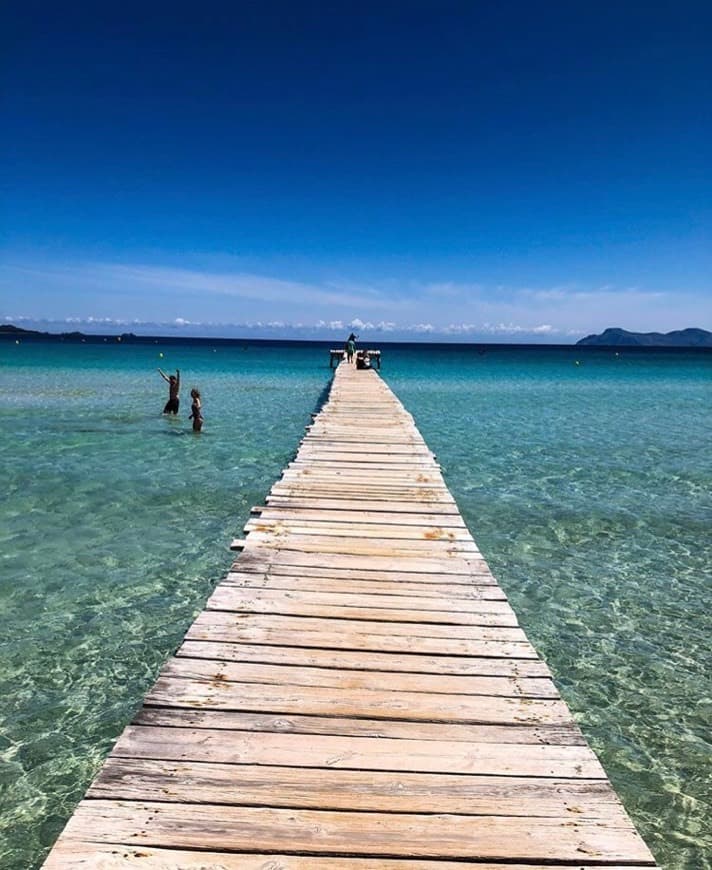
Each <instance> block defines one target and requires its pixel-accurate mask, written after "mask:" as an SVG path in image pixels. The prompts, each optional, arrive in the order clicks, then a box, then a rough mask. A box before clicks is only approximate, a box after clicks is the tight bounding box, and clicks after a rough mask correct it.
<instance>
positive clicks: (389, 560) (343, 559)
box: [236, 545, 489, 582]
mask: <svg viewBox="0 0 712 870" xmlns="http://www.w3.org/2000/svg"><path fill="white" fill-rule="evenodd" d="M250 562H253V563H255V564H258V565H259V566H260V568H259V569H258V570H264V569H265V568H270V569H271V568H272V567H273V566H277V565H296V566H299V567H314V568H342V569H348V568H350V569H355V570H358V571H362V572H363V573H364V575H365V576H367V575H369V574H372V573H373V572H375V571H395V572H397V573H399V574H437V575H439V576H440V577H441V578H442V577H443V575H451V576H452V580H453V582H457V576H460V577H463V578H465V579H468V578H471V577H472V574H473V573H489V569H488V567H487V563H486V562H485V560H484V559H483V558H481V557H479V556H469V555H468V557H467V558H464V557H462V556H461V557H454V556H453V557H445V558H443V557H442V556H440V555H434V556H430V557H429V556H427V554H426V553H423V554H421V555H418V556H413V555H411V554H405V555H402V556H398V557H394V556H384V555H381V554H380V553H374V554H370V555H364V554H358V555H357V554H353V553H316V554H315V553H306V552H300V551H298V550H281V549H280V550H275V549H274V547H258V546H256V545H252V546H250V548H249V550H245V551H244V552H243V553H242V555H241V556H240V559H239V566H238V567H237V569H236V570H249V569H248V568H247V566H248V565H249V564H250ZM236 564H237V563H236Z"/></svg>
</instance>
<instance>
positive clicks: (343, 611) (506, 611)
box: [207, 586, 517, 626]
mask: <svg viewBox="0 0 712 870" xmlns="http://www.w3.org/2000/svg"><path fill="white" fill-rule="evenodd" d="M354 597H356V596H354ZM378 603H379V602H375V604H376V605H378ZM472 603H474V602H470V608H469V609H467V610H464V609H463V610H462V611H459V612H458V611H457V610H456V609H455V608H454V607H451V608H450V609H449V610H432V609H422V610H421V609H418V610H402V609H398V608H395V607H379V606H373V607H359V606H357V605H356V604H355V603H354V604H341V603H336V604H334V603H312V602H310V601H309V600H307V599H305V598H304V597H301V598H297V597H296V594H291V593H290V592H283V593H282V594H280V593H279V592H277V591H276V590H266V591H264V592H262V593H261V594H258V593H256V592H254V591H252V590H246V589H243V588H238V587H234V586H232V587H231V586H218V587H217V589H216V590H215V591H214V592H213V594H212V595H211V597H210V600H209V601H208V604H207V609H208V610H223V611H229V612H233V613H255V614H256V613H260V614H274V615H280V616H288V615H291V616H312V617H326V618H334V619H343V618H344V617H346V618H352V619H360V620H364V621H379V622H389V621H393V622H413V623H417V624H418V625H423V624H426V623H428V624H430V623H434V624H442V625H445V624H447V625H495V626H516V625H517V618H516V616H515V615H514V611H513V610H512V609H511V607H510V606H509V604H508V603H507V602H502V601H495V602H477V603H478V604H482V606H481V607H479V608H472V606H471V605H472ZM488 605H490V606H488Z"/></svg>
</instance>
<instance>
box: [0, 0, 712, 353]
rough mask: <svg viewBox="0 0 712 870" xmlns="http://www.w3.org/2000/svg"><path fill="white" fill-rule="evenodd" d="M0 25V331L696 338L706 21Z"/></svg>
mask: <svg viewBox="0 0 712 870" xmlns="http://www.w3.org/2000/svg"><path fill="white" fill-rule="evenodd" d="M104 5H106V6H107V7H108V8H101V7H102V6H104ZM4 19H5V20H4V22H3V24H2V31H3V34H4V35H3V37H2V39H3V45H2V46H1V47H0V48H1V49H2V50H1V51H0V55H1V56H2V61H1V63H2V94H1V99H2V104H1V110H2V118H3V121H2V128H3V135H2V141H1V142H0V152H1V154H0V157H1V165H2V170H1V172H2V179H1V182H2V191H3V193H2V201H3V205H2V209H3V210H2V226H1V236H0V318H2V320H3V321H13V322H15V323H18V324H20V325H26V326H28V325H29V326H33V325H38V326H42V327H44V328H57V327H58V328H66V325H67V324H72V328H83V329H87V330H93V331H106V332H112V331H116V328H117V327H119V326H120V327H121V329H122V330H123V329H124V328H126V327H130V328H131V329H132V330H133V331H135V332H141V331H143V332H174V331H178V332H182V333H186V334H195V335H200V334H205V335H215V334H221V335H235V334H237V335H247V334H251V335H260V334H265V335H287V336H300V335H303V336H305V337H307V336H311V335H323V336H324V337H331V336H334V337H339V336H341V333H342V332H343V331H344V330H345V329H348V328H350V327H351V324H355V325H356V327H357V328H358V329H359V330H360V331H361V332H362V334H373V335H375V334H376V333H378V334H380V335H382V336H383V338H384V339H385V338H388V337H392V338H401V337H414V338H424V339H427V338H442V337H446V338H447V337H449V338H451V339H452V340H471V341H474V340H478V339H481V338H486V339H488V340H503V341H516V340H521V341H530V340H541V341H561V342H567V341H575V340H576V339H577V338H579V337H580V336H581V335H584V334H586V333H590V332H597V331H600V330H602V329H603V328H605V327H606V326H622V327H625V328H628V329H634V330H646V331H647V330H660V331H667V330H670V329H676V328H682V327H686V326H701V327H704V328H708V329H712V146H711V145H710V143H711V142H712V100H711V99H710V96H711V94H712V60H711V58H712V6H710V4H709V3H707V2H704V3H703V2H685V0H682V2H677V3H672V2H669V3H668V2H665V3H661V2H650V3H638V2H625V0H623V2H620V3H607V2H604V3H597V4H584V3H577V2H566V3H559V2H550V3H543V4H534V3H530V2H529V3H523V2H522V3H519V2H506V0H504V2H498V3H494V2H484V0H482V2H474V0H473V2H469V3H453V2H437V3H435V2H418V0H413V2H387V0H384V2H379V3H370V2H364V3H360V4H355V3H325V2H320V3H316V2H298V0H294V2H288V3H274V2H269V0H265V2H261V3H241V2H233V3H230V4H217V3H211V2H205V3H201V4H190V5H185V6H182V5H181V4H180V3H172V4H161V3H144V4H142V5H138V4H136V5H133V4H131V3H126V4H121V5H118V4H117V5H114V4H110V5H109V4H95V3H91V4H83V3H81V2H78V3H72V4H56V3H55V4H49V3H39V4H38V3H32V2H26V3H24V2H23V3H20V2H17V0H16V2H10V3H8V4H6V6H5V11H4Z"/></svg>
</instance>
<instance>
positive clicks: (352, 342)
mask: <svg viewBox="0 0 712 870" xmlns="http://www.w3.org/2000/svg"><path fill="white" fill-rule="evenodd" d="M357 338H358V336H357V335H354V334H353V332H352V333H351V335H350V336H349V337H348V338H347V339H346V362H353V361H354V352H355V350H356V339H357Z"/></svg>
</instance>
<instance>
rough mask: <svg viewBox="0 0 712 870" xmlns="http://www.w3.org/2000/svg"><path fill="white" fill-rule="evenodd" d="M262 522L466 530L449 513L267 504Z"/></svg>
mask: <svg viewBox="0 0 712 870" xmlns="http://www.w3.org/2000/svg"><path fill="white" fill-rule="evenodd" d="M259 516H260V519H261V520H262V521H263V522H270V521H278V522H282V521H284V520H308V521H309V522H312V523H322V522H324V523H332V522H334V523H340V522H353V521H354V520H356V521H358V522H359V523H364V524H377V525H380V526H388V525H394V526H428V525H437V526H440V527H442V528H446V529H465V528H467V527H466V526H465V521H464V520H463V519H462V517H461V516H460V515H459V514H448V515H446V516H444V517H440V516H438V517H437V518H435V517H434V516H433V514H432V513H416V514H413V513H397V512H396V513H393V512H390V511H387V510H385V509H384V510H368V511H359V512H358V513H357V514H356V516H353V515H352V512H351V511H344V510H330V509H328V508H324V509H320V508H309V507H302V508H298V507H295V508H291V507H279V508H277V507H272V506H269V505H266V506H265V507H262V508H260V514H259Z"/></svg>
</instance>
